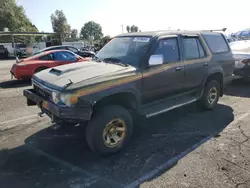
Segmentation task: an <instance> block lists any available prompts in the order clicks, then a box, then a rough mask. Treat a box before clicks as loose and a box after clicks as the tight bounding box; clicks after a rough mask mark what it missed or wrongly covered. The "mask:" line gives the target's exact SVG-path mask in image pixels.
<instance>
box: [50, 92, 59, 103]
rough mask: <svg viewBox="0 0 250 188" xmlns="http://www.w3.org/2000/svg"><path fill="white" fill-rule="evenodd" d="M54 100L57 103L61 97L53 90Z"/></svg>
mask: <svg viewBox="0 0 250 188" xmlns="http://www.w3.org/2000/svg"><path fill="white" fill-rule="evenodd" d="M52 100H53V102H54V103H55V104H57V103H59V102H60V97H59V93H56V92H54V91H53V92H52Z"/></svg>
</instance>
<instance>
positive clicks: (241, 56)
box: [230, 40, 250, 78]
mask: <svg viewBox="0 0 250 188" xmlns="http://www.w3.org/2000/svg"><path fill="white" fill-rule="evenodd" d="M230 47H231V49H232V52H233V56H234V59H235V70H234V75H235V77H236V78H239V77H241V78H250V40H241V41H236V42H232V43H230Z"/></svg>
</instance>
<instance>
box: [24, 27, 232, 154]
mask: <svg viewBox="0 0 250 188" xmlns="http://www.w3.org/2000/svg"><path fill="white" fill-rule="evenodd" d="M233 69H234V59H233V56H232V53H231V50H230V47H229V46H228V43H227V40H226V39H225V37H224V36H223V35H222V34H220V33H214V32H202V31H195V32H187V31H166V32H164V31H161V32H139V33H128V34H123V35H119V36H117V37H115V38H114V39H113V40H112V41H110V42H109V43H108V44H106V45H105V46H104V47H103V48H102V49H101V50H100V51H99V52H98V53H97V55H96V57H95V58H94V59H93V60H92V61H89V62H86V63H76V64H70V65H64V66H59V67H56V68H52V69H47V70H45V71H42V72H40V73H38V74H36V75H35V76H34V78H33V85H34V89H30V90H24V96H26V97H27V103H28V105H38V106H39V107H40V108H41V111H42V113H46V114H47V115H48V116H50V117H51V118H52V121H54V122H56V123H57V124H61V125H65V124H68V125H70V124H77V123H82V124H83V125H86V124H87V125H86V126H87V127H86V140H87V143H88V145H89V147H90V148H91V149H92V150H93V151H95V152H98V153H100V154H112V153H116V152H118V151H119V150H120V149H121V148H122V147H123V146H124V145H125V144H126V143H127V142H128V140H129V138H130V136H131V134H132V132H133V126H135V125H133V118H132V117H133V116H132V115H133V114H135V113H139V114H143V115H145V116H146V117H147V118H149V117H152V116H155V115H158V114H161V113H164V112H167V111H169V110H172V109H175V108H178V107H181V106H184V105H187V104H189V103H193V102H196V101H197V102H198V103H199V105H200V106H201V107H202V108H203V109H213V108H214V107H215V106H216V104H217V102H218V100H219V97H220V96H222V95H223V88H224V86H225V84H227V83H230V82H231V81H232V79H233V77H232V73H233Z"/></svg>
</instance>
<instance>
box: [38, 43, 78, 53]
mask: <svg viewBox="0 0 250 188" xmlns="http://www.w3.org/2000/svg"><path fill="white" fill-rule="evenodd" d="M60 47H61V48H63V47H73V48H75V47H74V46H71V45H58V46H50V47H47V48H43V49H41V50H39V51H38V53H40V52H44V51H48V50H50V49H54V48H60Z"/></svg>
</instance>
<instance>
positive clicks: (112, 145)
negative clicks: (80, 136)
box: [86, 106, 133, 155]
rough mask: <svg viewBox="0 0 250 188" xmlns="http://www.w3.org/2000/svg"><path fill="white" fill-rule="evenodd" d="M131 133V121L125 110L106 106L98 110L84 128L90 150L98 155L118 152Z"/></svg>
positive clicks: (119, 107)
mask: <svg viewBox="0 0 250 188" xmlns="http://www.w3.org/2000/svg"><path fill="white" fill-rule="evenodd" d="M132 132H133V120H132V117H131V115H130V113H129V112H128V110H127V109H125V108H123V107H121V106H107V107H104V108H101V109H99V110H98V111H97V112H96V113H95V114H94V116H93V117H92V119H91V120H90V121H89V122H88V125H87V128H86V140H87V143H88V145H89V147H90V149H91V150H92V151H94V152H96V153H98V154H100V155H110V154H114V153H117V152H119V151H120V150H121V149H122V148H123V147H124V146H125V145H126V144H127V142H128V140H129V138H130V137H131V135H132Z"/></svg>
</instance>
